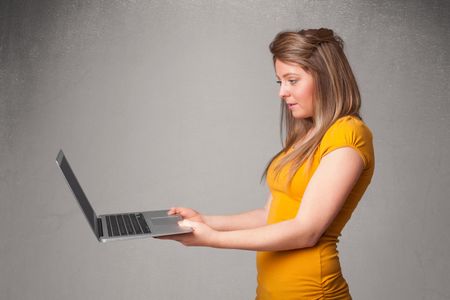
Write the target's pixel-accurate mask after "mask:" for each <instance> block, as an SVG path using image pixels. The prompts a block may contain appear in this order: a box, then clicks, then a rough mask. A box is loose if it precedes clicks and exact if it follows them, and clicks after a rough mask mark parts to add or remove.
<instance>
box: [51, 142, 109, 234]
mask: <svg viewBox="0 0 450 300" xmlns="http://www.w3.org/2000/svg"><path fill="white" fill-rule="evenodd" d="M56 163H57V164H58V166H59V167H60V169H61V171H62V172H63V174H64V177H65V178H66V180H67V183H68V184H69V186H70V189H71V190H72V192H73V194H74V195H75V198H76V199H77V201H78V204H80V207H81V210H82V211H83V213H84V215H85V217H86V219H87V221H88V223H89V225H90V226H91V228H92V231H94V234H95V236H96V237H97V238H100V235H99V228H98V227H99V226H98V221H97V219H98V217H97V214H96V213H95V211H94V209H93V208H92V206H91V204H90V203H89V200H88V199H87V197H86V195H85V194H84V192H83V189H82V188H81V186H80V184H79V183H78V180H77V178H76V177H75V174H74V173H73V171H72V168H71V167H70V165H69V162H68V161H67V159H66V157H65V156H64V153H63V151H62V150H59V153H58V156H56Z"/></svg>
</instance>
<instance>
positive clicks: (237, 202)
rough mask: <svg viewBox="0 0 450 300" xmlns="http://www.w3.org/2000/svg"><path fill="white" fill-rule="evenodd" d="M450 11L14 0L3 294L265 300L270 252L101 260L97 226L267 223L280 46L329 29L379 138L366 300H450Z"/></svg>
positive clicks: (367, 211)
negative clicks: (293, 33)
mask: <svg viewBox="0 0 450 300" xmlns="http://www.w3.org/2000/svg"><path fill="white" fill-rule="evenodd" d="M449 9H450V5H449V2H448V1H356V0H354V1H281V2H278V1H148V0H147V1H140V0H135V1H131V0H130V1H125V0H122V1H50V0H47V1H6V0H3V1H1V4H0V18H1V19H0V38H1V40H0V55H1V56H0V59H1V67H0V89H1V94H0V295H1V296H0V297H1V298H2V299H94V298H95V297H98V298H100V299H106V298H109V299H123V298H126V297H129V299H181V298H183V299H251V298H253V296H254V290H255V286H256V280H255V276H256V273H255V266H254V253H252V252H246V251H234V250H215V249H206V248H185V247H183V246H181V245H179V244H176V243H174V242H168V241H159V240H153V239H147V240H136V241H129V242H117V243H110V244H99V243H98V242H97V241H96V240H95V239H94V238H93V236H92V233H91V232H90V229H89V228H88V226H87V223H86V221H85V220H84V217H83V216H82V215H81V213H80V209H79V208H78V206H77V204H76V203H75V201H74V199H73V197H72V195H71V193H70V192H69V190H68V187H67V185H66V184H65V182H64V180H63V178H62V176H61V174H60V171H59V170H58V168H57V166H56V164H55V156H56V154H57V151H58V150H59V149H60V148H63V149H64V150H65V152H66V155H67V156H68V158H69V159H70V161H71V163H72V166H73V167H74V169H75V172H76V173H77V175H78V177H79V180H80V181H81V183H82V185H83V187H84V189H85V192H86V193H87V195H88V196H89V198H90V199H91V201H92V202H93V205H94V207H95V209H96V210H97V212H100V213H112V212H118V211H122V210H125V211H127V210H128V211H129V210H141V209H143V210H145V209H157V208H165V207H168V206H170V205H184V206H191V207H194V208H197V209H199V210H200V211H202V212H204V213H233V212H239V211H243V210H249V209H252V208H255V207H259V206H262V205H263V203H264V201H265V199H266V197H267V188H266V187H265V186H264V185H260V184H259V179H260V175H261V173H262V171H263V169H264V166H265V164H266V163H267V161H268V160H269V159H270V157H271V156H272V155H273V154H274V153H275V152H276V151H277V150H278V149H279V148H280V142H279V137H278V130H279V128H278V117H279V100H278V98H277V86H276V84H275V83H274V74H273V68H272V65H271V59H270V55H269V52H268V44H269V42H270V41H271V39H272V38H273V37H274V35H275V34H276V33H277V32H278V31H281V30H284V29H299V28H315V27H322V26H323V27H330V28H333V29H335V30H336V31H337V33H339V34H340V35H341V36H342V37H343V39H344V41H345V42H346V52H347V54H348V57H349V60H350V62H351V64H352V66H353V68H354V71H355V73H356V76H357V78H358V81H359V84H360V88H361V91H362V95H363V106H364V107H363V115H364V117H365V120H366V122H367V124H368V125H369V126H370V127H371V129H372V131H373V133H374V139H375V147H376V159H377V165H376V173H375V176H374V178H373V181H372V184H371V186H370V188H369V190H368V191H367V193H366V195H365V197H364V198H363V199H362V200H361V203H360V205H359V207H358V209H357V210H356V212H355V214H354V216H353V218H352V220H351V221H350V222H349V224H348V225H347V227H346V229H345V230H344V232H343V236H342V240H341V243H340V245H339V249H340V253H341V260H342V266H343V272H344V275H345V276H346V278H347V279H348V281H349V284H350V288H351V291H352V294H353V296H354V298H355V299H369V300H370V299H376V300H378V299H449V298H450V286H449V285H448V278H449V275H450V272H449V271H450V251H449V247H450V233H449V232H450V230H449V228H450V218H449V212H450V211H449V209H450V204H449V196H448V195H449V194H450V171H449V170H450V158H449V155H448V148H449V147H450V134H449V133H450V132H449V129H450V103H449V80H448V71H449V65H450V64H449V53H448V50H447V49H448V47H449V25H450V24H449V18H450V12H449Z"/></svg>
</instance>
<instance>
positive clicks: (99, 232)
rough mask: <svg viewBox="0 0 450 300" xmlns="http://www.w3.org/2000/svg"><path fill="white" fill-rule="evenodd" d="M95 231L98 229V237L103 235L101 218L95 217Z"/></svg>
mask: <svg viewBox="0 0 450 300" xmlns="http://www.w3.org/2000/svg"><path fill="white" fill-rule="evenodd" d="M97 231H98V237H99V238H100V237H103V226H102V219H100V218H97Z"/></svg>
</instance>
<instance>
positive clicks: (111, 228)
mask: <svg viewBox="0 0 450 300" xmlns="http://www.w3.org/2000/svg"><path fill="white" fill-rule="evenodd" d="M56 163H57V164H58V166H59V167H60V168H61V171H62V172H63V174H64V177H65V178H66V180H67V183H68V184H69V186H70V188H71V189H72V192H73V194H74V195H75V198H76V199H77V201H78V204H80V207H81V210H82V211H83V213H84V215H85V216H86V219H87V221H88V223H89V225H90V226H91V229H92V231H93V232H94V234H95V237H96V238H97V239H98V240H99V241H100V242H107V241H117V240H127V239H135V238H145V237H158V236H165V235H173V234H182V233H189V232H192V228H189V227H181V226H179V225H178V221H180V220H182V217H181V216H180V215H171V216H169V215H167V211H168V210H167V209H166V210H153V211H144V212H133V213H118V214H110V215H100V216H97V214H96V213H95V211H94V209H93V208H92V206H91V204H90V203H89V200H88V198H87V197H86V195H85V194H84V192H83V190H82V189H81V186H80V184H79V183H78V180H77V178H76V177H75V174H74V173H73V171H72V168H71V167H70V165H69V162H68V161H67V158H66V157H65V155H64V153H63V151H62V150H60V151H59V153H58V155H57V157H56Z"/></svg>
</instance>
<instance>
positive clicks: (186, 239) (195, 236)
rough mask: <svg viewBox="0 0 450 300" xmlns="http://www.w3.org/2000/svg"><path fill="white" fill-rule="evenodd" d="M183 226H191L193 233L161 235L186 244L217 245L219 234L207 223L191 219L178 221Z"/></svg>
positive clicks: (163, 238) (163, 237)
mask: <svg viewBox="0 0 450 300" xmlns="http://www.w3.org/2000/svg"><path fill="white" fill-rule="evenodd" d="M178 224H179V225H180V226H182V227H191V228H192V230H193V231H192V232H191V233H185V234H176V235H167V236H162V237H159V239H162V240H174V241H177V242H180V243H181V244H183V245H185V246H205V247H215V246H216V245H215V241H216V239H217V236H218V234H219V232H218V231H215V230H213V229H212V228H211V227H209V226H208V225H206V224H205V223H199V222H194V221H190V220H182V221H180V222H178Z"/></svg>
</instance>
